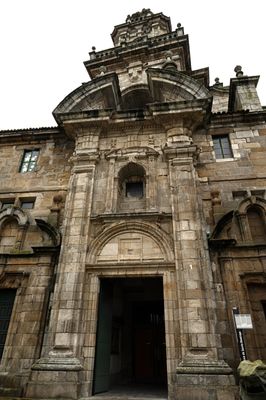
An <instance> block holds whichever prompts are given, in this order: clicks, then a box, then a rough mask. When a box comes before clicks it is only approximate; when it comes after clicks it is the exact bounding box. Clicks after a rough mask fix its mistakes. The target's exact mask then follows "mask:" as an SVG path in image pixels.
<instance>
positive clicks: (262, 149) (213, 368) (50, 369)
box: [0, 9, 266, 400]
mask: <svg viewBox="0 0 266 400" xmlns="http://www.w3.org/2000/svg"><path fill="white" fill-rule="evenodd" d="M112 39H113V43H114V47H113V48H111V49H107V50H104V51H96V49H95V48H93V50H92V51H91V53H90V59H89V61H86V62H85V67H86V69H87V71H88V74H89V77H90V80H89V81H88V82H87V83H84V84H82V85H81V86H80V87H78V88H77V89H76V90H74V91H73V92H72V93H70V94H69V95H68V96H67V97H66V98H65V99H64V100H63V101H62V102H61V103H60V104H59V105H58V106H57V107H56V109H55V110H54V112H53V115H54V117H55V120H56V122H57V127H54V128H38V129H22V130H13V131H1V132H0V142H1V146H0V152H1V157H0V171H1V187H0V205H1V209H0V340H1V342H0V355H1V364H0V393H1V394H2V395H12V396H24V397H35V398H55V397H64V398H71V399H78V398H89V397H92V398H93V396H94V395H96V394H98V396H99V393H105V392H107V393H111V392H112V388H117V387H120V388H121V387H123V388H124V390H126V388H127V387H129V386H130V387H134V388H135V390H138V388H139V387H142V388H143V387H144V386H145V385H146V386H145V387H147V388H149V387H150V388H152V389H151V390H153V389H154V388H155V387H157V386H158V387H159V386H160V388H164V390H165V398H167V396H168V399H169V400H174V399H182V400H193V399H197V400H199V399H200V400H203V399H204V400H207V399H209V400H229V399H237V398H238V397H237V396H238V394H237V393H238V388H237V375H236V368H237V366H238V364H239V361H240V355H239V350H238V345H237V341H236V335H235V326H234V321H233V316H232V310H233V309H234V308H235V307H237V308H238V309H239V311H240V313H242V314H251V318H252V322H253V329H250V330H246V331H244V333H243V334H244V339H245V345H246V353H247V357H248V358H249V359H250V360H256V359H264V360H265V359H266V346H265V344H266V321H265V317H266V219H265V210H266V200H265V193H266V173H265V171H266V169H265V167H266V122H265V120H266V108H265V107H262V106H261V103H260V100H259V97H258V95H257V91H256V86H257V83H258V80H259V76H247V75H245V74H244V73H243V72H242V68H241V67H240V66H237V67H236V68H235V72H236V76H235V77H234V78H232V79H231V80H230V85H229V86H223V84H222V83H220V82H219V80H218V79H216V82H215V84H214V85H210V83H209V71H208V68H203V69H200V70H193V69H192V67H191V62H190V50H189V41H188V36H187V35H186V34H184V29H183V28H182V26H181V25H180V24H178V26H177V28H176V29H174V30H173V29H172V27H171V21H170V18H168V17H166V16H165V15H163V14H162V13H159V14H154V13H152V12H151V11H150V10H149V9H144V10H142V11H141V12H138V13H135V14H133V15H131V16H128V17H127V19H126V22H125V23H123V24H121V25H118V26H116V27H115V28H114V31H113V33H112ZM101 396H103V394H102V395H101ZM144 397H145V396H144V395H143V398H144ZM116 398H119V394H117V396H116Z"/></svg>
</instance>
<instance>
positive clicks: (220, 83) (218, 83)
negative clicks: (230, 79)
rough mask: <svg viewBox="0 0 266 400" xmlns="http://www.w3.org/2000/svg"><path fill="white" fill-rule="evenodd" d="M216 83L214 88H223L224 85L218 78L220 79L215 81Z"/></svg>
mask: <svg viewBox="0 0 266 400" xmlns="http://www.w3.org/2000/svg"><path fill="white" fill-rule="evenodd" d="M214 82H215V83H214V85H213V86H216V87H218V86H219V87H220V86H223V83H222V82H220V78H218V77H217V78H215V79H214Z"/></svg>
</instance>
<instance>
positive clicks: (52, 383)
mask: <svg viewBox="0 0 266 400" xmlns="http://www.w3.org/2000/svg"><path fill="white" fill-rule="evenodd" d="M88 135H89V133H88ZM93 136H94V138H93V140H92V139H91V138H89V139H88V140H85V138H84V133H82V137H77V140H76V143H77V145H76V150H75V153H74V156H73V157H72V162H73V168H72V175H71V178H70V182H69V191H68V196H67V200H66V212H65V219H64V228H63V241H62V248H61V253H60V254H61V255H60V259H59V265H58V269H57V275H56V283H55V288H54V295H53V307H52V311H51V318H50V326H49V338H48V344H49V347H50V350H49V352H48V354H44V355H43V358H41V359H39V360H38V361H37V362H36V363H35V364H34V365H33V367H32V374H31V379H30V382H29V384H28V387H27V392H26V393H27V394H26V395H27V396H29V397H36V398H40V397H46V398H50V397H51V398H52V397H66V398H77V397H78V395H79V393H78V391H79V387H80V382H81V380H82V379H81V374H82V370H83V365H82V362H81V359H80V358H81V354H82V345H83V334H82V312H83V301H84V300H83V292H84V290H83V286H84V282H85V260H86V254H87V243H88V234H89V228H90V216H91V209H92V196H93V187H94V175H95V165H96V162H97V160H98V153H97V151H96V149H95V151H92V149H91V147H92V146H86V143H87V144H91V143H92V142H95V139H97V138H95V132H93ZM96 141H97V140H96ZM55 371H57V373H55Z"/></svg>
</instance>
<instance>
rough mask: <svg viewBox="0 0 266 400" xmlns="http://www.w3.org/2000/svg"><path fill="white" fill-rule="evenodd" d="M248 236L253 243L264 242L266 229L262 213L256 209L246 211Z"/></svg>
mask: <svg viewBox="0 0 266 400" xmlns="http://www.w3.org/2000/svg"><path fill="white" fill-rule="evenodd" d="M247 217H248V223H249V229H250V234H251V237H252V240H253V241H254V242H257V243H258V242H260V243H263V242H265V240H266V229H265V220H264V215H263V212H262V211H261V210H260V209H259V208H257V207H250V208H249V209H248V210H247Z"/></svg>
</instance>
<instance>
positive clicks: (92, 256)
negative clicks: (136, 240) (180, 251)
mask: <svg viewBox="0 0 266 400" xmlns="http://www.w3.org/2000/svg"><path fill="white" fill-rule="evenodd" d="M127 232H130V233H132V232H139V233H142V234H144V235H146V236H148V237H150V238H151V239H153V240H154V241H155V242H156V243H157V244H158V246H159V247H160V249H161V251H162V253H163V254H164V256H165V260H167V261H173V259H174V258H173V257H174V256H173V245H172V239H171V238H170V236H169V235H168V234H166V233H165V232H164V231H163V230H162V229H160V228H159V227H157V226H155V225H154V224H150V223H147V222H142V221H141V222H140V221H130V222H121V223H118V224H115V225H111V226H108V227H107V228H105V229H103V230H102V232H100V233H99V234H98V236H97V238H96V239H94V240H93V241H92V242H91V244H90V245H89V251H88V254H87V264H95V261H96V257H97V255H98V254H99V252H100V250H101V249H102V248H103V247H104V246H105V245H106V243H108V242H109V241H110V240H111V239H113V238H114V237H115V236H117V235H119V234H122V233H127Z"/></svg>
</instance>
